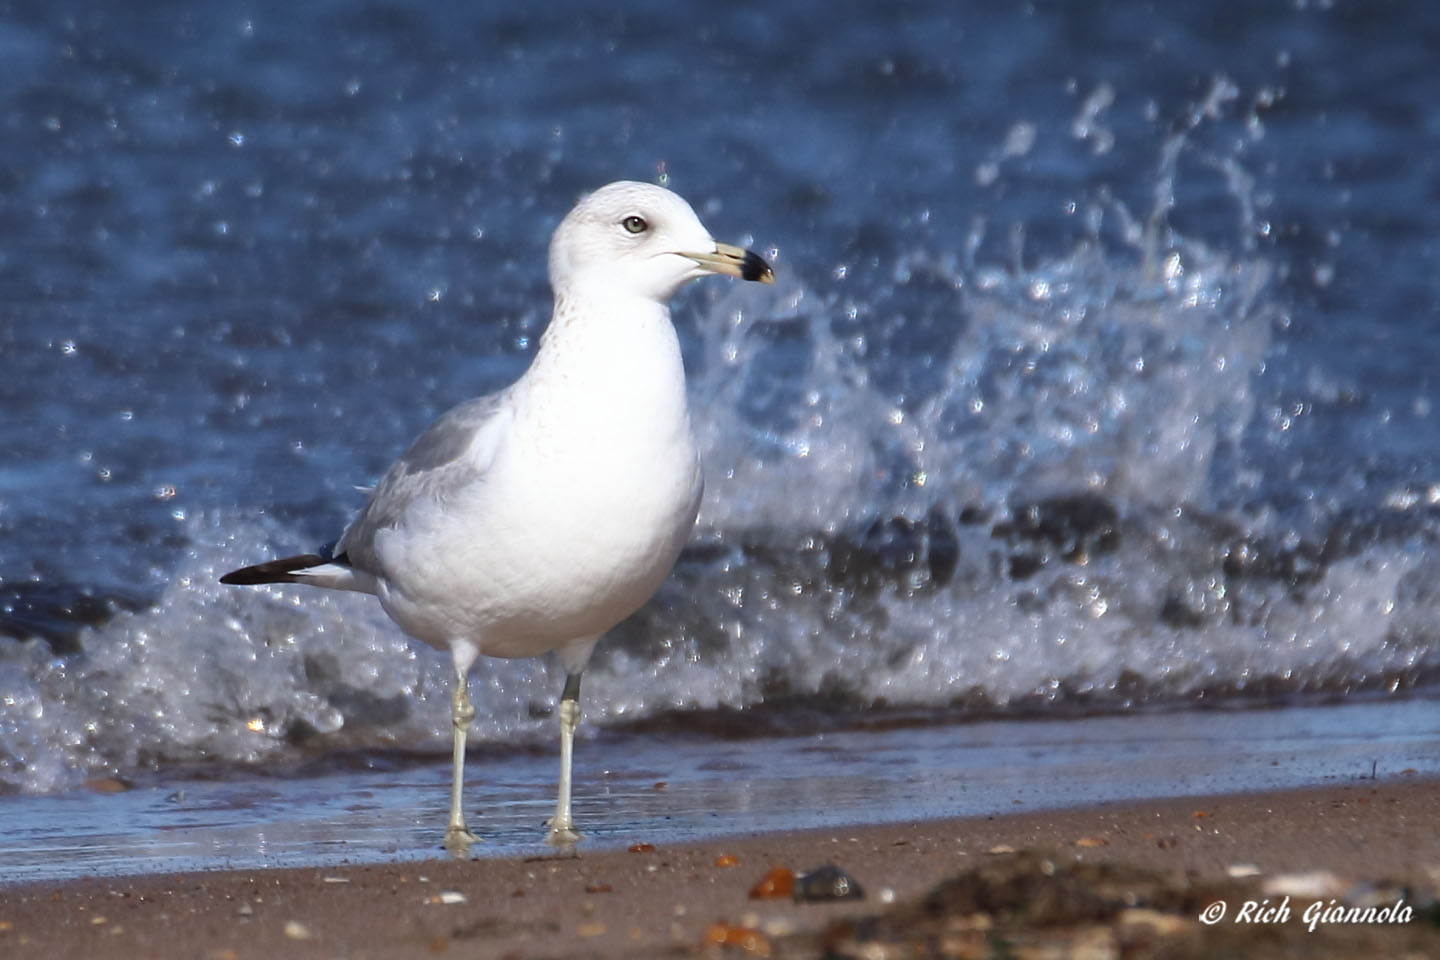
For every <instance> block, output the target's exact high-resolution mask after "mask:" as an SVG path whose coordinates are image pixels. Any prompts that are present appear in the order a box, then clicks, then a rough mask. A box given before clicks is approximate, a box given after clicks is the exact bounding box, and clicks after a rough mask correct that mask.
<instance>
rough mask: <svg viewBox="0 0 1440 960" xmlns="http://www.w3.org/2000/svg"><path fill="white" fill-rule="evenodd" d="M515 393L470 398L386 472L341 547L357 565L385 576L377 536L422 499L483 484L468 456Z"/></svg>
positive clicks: (339, 550)
mask: <svg viewBox="0 0 1440 960" xmlns="http://www.w3.org/2000/svg"><path fill="white" fill-rule="evenodd" d="M508 393H509V391H508V390H502V391H500V392H498V393H492V394H489V395H487V396H484V397H477V398H475V399H474V400H467V401H466V402H464V403H462V404H460V405H459V406H457V407H454V408H452V409H451V410H449V411H447V412H446V413H445V414H443V415H442V416H441V417H440V419H438V420H436V421H435V422H434V423H432V424H431V425H430V426H429V427H428V428H427V429H426V430H425V432H424V433H422V434H420V436H418V437H416V438H415V440H414V442H412V443H411V444H410V446H409V448H408V449H406V451H405V452H404V454H402V455H401V457H400V459H399V460H396V461H395V463H393V464H392V465H391V466H390V469H389V470H387V471H385V476H383V477H381V478H380V482H379V483H377V484H376V485H375V490H374V492H373V493H371V495H370V499H369V501H368V502H366V504H365V506H364V507H363V508H362V509H361V510H360V513H359V514H358V515H357V516H356V517H355V519H354V520H352V521H351V522H350V526H349V527H347V528H346V530H345V533H344V535H343V536H341V537H340V541H339V543H337V544H336V545H335V551H336V553H337V555H338V554H344V555H345V556H346V557H347V558H348V559H349V562H350V564H351V565H352V566H354V567H357V568H359V569H361V570H364V571H366V572H367V573H372V574H375V575H377V576H379V575H382V571H381V570H380V562H379V559H378V558H377V557H376V555H375V535H376V534H377V533H378V532H379V531H381V530H384V529H391V528H394V527H396V526H398V525H399V523H400V521H401V519H402V518H403V517H404V515H405V513H406V511H408V510H409V509H410V508H411V507H412V506H413V505H415V504H416V503H417V501H422V500H424V501H427V502H436V501H442V500H445V499H448V498H449V497H451V496H452V495H453V494H454V493H455V492H456V491H458V490H460V489H462V488H463V487H465V486H468V485H470V484H472V483H477V482H479V481H480V480H482V479H483V477H484V471H483V470H480V469H477V465H476V464H475V463H474V462H473V460H472V459H470V458H469V457H467V456H466V454H467V453H468V452H469V450H470V448H471V447H472V446H473V445H474V443H475V439H476V437H477V436H478V435H479V434H480V432H481V431H482V430H484V429H485V428H486V427H487V426H494V425H495V418H496V415H497V414H499V413H501V412H502V411H503V410H504V409H505V400H506V398H507V395H508Z"/></svg>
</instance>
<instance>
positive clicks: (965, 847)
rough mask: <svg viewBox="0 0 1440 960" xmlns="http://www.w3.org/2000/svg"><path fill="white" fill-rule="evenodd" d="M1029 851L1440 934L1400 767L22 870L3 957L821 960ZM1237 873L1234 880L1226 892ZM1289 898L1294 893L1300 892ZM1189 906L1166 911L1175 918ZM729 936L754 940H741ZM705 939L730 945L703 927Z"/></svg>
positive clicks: (1435, 786) (1425, 835)
mask: <svg viewBox="0 0 1440 960" xmlns="http://www.w3.org/2000/svg"><path fill="white" fill-rule="evenodd" d="M1029 851H1040V852H1041V853H1039V854H1036V855H1032V854H1029V853H1027V852H1029ZM1037 855H1038V856H1041V857H1044V858H1048V859H1046V860H1044V862H1045V863H1046V864H1052V865H1053V864H1054V863H1062V864H1065V863H1073V864H1075V865H1078V866H1079V867H1080V868H1083V869H1093V868H1098V867H1101V866H1105V865H1114V866H1115V867H1116V868H1123V869H1124V870H1136V871H1150V872H1153V873H1154V875H1155V876H1156V877H1165V878H1169V879H1167V880H1165V881H1164V882H1165V883H1172V882H1173V883H1174V884H1178V885H1179V886H1178V887H1176V889H1177V890H1179V889H1182V888H1183V889H1185V890H1193V889H1194V885H1195V884H1197V883H1198V884H1202V885H1204V884H1211V885H1221V886H1219V887H1215V889H1228V890H1230V892H1229V893H1228V894H1223V895H1221V896H1222V898H1223V897H1225V896H1233V897H1234V898H1237V902H1236V903H1235V909H1237V910H1238V909H1239V908H1240V902H1239V901H1240V900H1241V899H1244V897H1242V893H1244V891H1245V890H1249V889H1252V888H1253V889H1260V887H1259V885H1260V884H1262V883H1265V882H1269V881H1268V880H1267V878H1274V877H1276V876H1277V875H1292V876H1294V875H1301V874H1304V875H1309V876H1310V880H1311V881H1312V882H1314V883H1316V884H1318V886H1315V887H1314V889H1313V892H1314V893H1315V895H1316V896H1318V897H1319V899H1321V900H1324V899H1326V898H1329V897H1332V896H1334V897H1342V895H1343V893H1344V891H1346V890H1350V891H1353V890H1355V889H1360V888H1364V889H1369V890H1371V891H1374V892H1375V893H1376V895H1377V896H1379V895H1380V894H1382V893H1384V894H1388V893H1390V892H1391V891H1400V892H1401V893H1402V894H1404V895H1406V896H1408V897H1409V898H1410V900H1409V903H1410V905H1411V906H1412V908H1415V909H1418V910H1419V918H1418V919H1411V920H1410V921H1409V922H1405V923H1390V924H1388V925H1386V924H1355V923H1351V924H1348V925H1333V926H1322V927H1320V928H1319V929H1318V930H1317V932H1315V933H1313V934H1311V933H1308V932H1307V931H1306V929H1305V927H1306V922H1305V920H1304V919H1303V918H1302V917H1301V911H1300V910H1299V909H1294V910H1293V912H1294V914H1295V916H1293V917H1290V918H1288V920H1287V921H1286V922H1283V923H1275V922H1272V923H1269V924H1264V923H1261V924H1256V925H1254V926H1253V927H1249V928H1242V927H1240V926H1238V925H1234V924H1233V923H1231V924H1225V925H1223V926H1224V927H1225V929H1224V930H1223V931H1222V932H1223V933H1224V934H1225V935H1227V936H1232V937H1236V936H1238V937H1248V936H1254V937H1258V938H1260V940H1259V941H1257V943H1258V942H1260V941H1263V940H1265V939H1266V938H1267V937H1268V938H1269V939H1274V937H1275V936H1277V935H1279V934H1281V933H1283V934H1286V935H1291V934H1293V935H1305V936H1311V937H1312V938H1313V939H1312V941H1310V944H1311V947H1312V948H1322V947H1323V946H1324V942H1325V940H1326V939H1329V940H1331V941H1332V942H1334V943H1335V944H1340V943H1341V941H1342V940H1343V941H1344V949H1346V950H1353V949H1363V946H1362V947H1356V946H1355V945H1354V943H1352V942H1351V940H1349V939H1345V938H1353V937H1355V936H1364V937H1370V938H1378V939H1377V940H1375V943H1378V944H1381V945H1384V947H1385V949H1386V950H1388V949H1390V947H1391V946H1394V945H1401V946H1405V947H1406V949H1411V948H1412V946H1411V941H1410V940H1407V939H1403V938H1414V937H1421V938H1423V937H1426V936H1430V937H1435V938H1436V939H1435V940H1434V941H1431V940H1425V941H1424V943H1425V944H1426V945H1428V946H1427V948H1428V949H1440V930H1437V928H1436V926H1435V924H1434V921H1433V919H1431V918H1432V914H1431V913H1427V912H1425V911H1426V910H1427V909H1428V910H1433V906H1432V907H1428V908H1427V907H1426V906H1425V903H1426V902H1430V903H1432V904H1433V897H1434V893H1435V889H1436V886H1437V884H1440V779H1413V778H1408V777H1401V778H1395V779H1391V780H1381V781H1368V780H1358V781H1352V782H1346V783H1338V784H1333V785H1327V786H1322V787H1317V788H1303V789H1295V790H1284V791H1268V792H1257V793H1249V794H1234V795H1225V794H1215V795H1206V796H1193V797H1183V798H1172V799H1160V800H1153V801H1128V800H1127V801H1123V802H1115V803H1101V804H1097V805H1091V806H1088V807H1079V808H1069V809H1062V810H1053V811H1043V812H1028V811H1023V810H1015V811H1013V812H1007V813H1003V814H996V815H993V816H984V817H971V818H964V819H952V820H937V821H926V822H916V823H895V824H880V825H866V826H856V827H850V828H839V829H831V828H825V829H806V830H795V831H787V832H781V833H770V834H764V833H757V834H749V835H744V836H732V837H728V838H722V839H709V840H705V841H702V842H698V843H694V844H677V845H669V844H663V845H662V844H656V845H655V846H654V847H653V848H652V849H648V850H645V849H640V850H635V851H632V850H629V849H619V850H615V849H601V850H595V851H585V850H584V849H583V846H582V848H581V852H580V855H579V856H578V857H569V858H531V859H520V858H508V859H505V858H498V859H488V858H479V859H475V860H470V861H450V860H445V859H436V860H422V861H415V860H409V861H404V862H395V863H383V864H366V865H356V866H341V867H323V868H315V867H305V868H278V869H269V868H264V869H242V870H224V869H222V870H214V871H207V872H201V873H173V874H148V875H140V876H130V877H106V878H83V879H75V880H68V881H63V882H33V883H22V884H17V885H14V886H6V887H0V953H3V954H4V955H6V956H17V957H22V956H37V957H38V956H86V955H105V956H110V957H117V958H125V957H169V956H179V955H186V956H195V957H205V958H214V960H244V958H248V957H257V958H259V957H273V956H275V955H283V956H286V957H340V956H343V957H351V958H367V957H374V958H389V957H411V956H457V957H458V956H464V957H469V956H484V957H490V956H495V957H513V958H541V957H568V956H586V957H605V958H609V957H617V958H618V957H646V956H656V957H658V956H692V955H696V956H704V955H723V956H732V955H733V956H737V957H746V956H765V955H773V956H818V955H819V954H820V952H821V950H820V947H819V944H820V942H821V939H823V938H829V939H828V940H826V942H827V943H829V947H827V949H830V950H831V955H835V956H844V955H849V954H846V953H845V952H844V948H843V946H841V947H837V946H835V944H836V942H837V941H835V939H834V938H835V937H836V936H839V934H837V933H836V930H852V931H853V930H861V931H864V930H871V931H872V932H874V935H875V936H880V935H881V934H880V933H879V932H875V931H883V930H884V929H885V923H884V922H879V921H874V922H872V921H870V920H866V921H864V923H860V925H859V926H856V922H858V921H857V920H856V918H873V917H877V916H878V917H881V918H882V919H883V918H884V917H886V916H887V915H889V916H891V917H892V921H891V922H901V921H900V920H894V919H893V918H909V919H904V920H903V922H904V923H922V920H921V919H917V918H919V917H920V916H921V915H920V914H918V913H914V910H915V909H916V908H915V903H916V902H917V898H920V897H923V896H924V895H925V894H926V893H927V891H931V890H933V889H934V888H935V887H936V885H937V884H940V883H941V882H942V881H944V880H945V879H946V878H950V877H954V876H956V875H961V874H966V873H967V872H970V873H974V872H975V871H977V870H980V871H990V870H994V869H1001V868H1003V869H1011V868H1014V869H1016V870H1021V871H1023V870H1025V869H1028V867H1027V866H1026V865H1027V864H1028V863H1031V862H1032V861H1033V858H1034V856H1037ZM1027 856H1029V857H1031V860H1029V861H1027V860H1026V859H1025V858H1026V857H1027ZM827 863H833V864H836V865H838V866H839V867H841V868H842V869H843V870H844V871H845V872H846V873H847V874H848V875H849V876H850V877H852V878H853V880H854V881H855V882H857V883H858V884H859V885H860V886H861V887H862V888H863V889H864V891H865V894H866V896H865V899H863V900H841V901H837V902H832V903H804V904H800V903H794V902H792V901H791V900H788V899H785V900H751V899H749V898H748V896H747V894H748V892H749V891H750V889H751V887H752V886H753V885H755V883H756V882H757V881H759V880H760V879H761V878H762V877H763V876H764V875H765V874H766V873H767V871H769V870H771V869H772V868H774V867H777V866H779V867H786V868H789V869H791V870H794V871H797V872H800V871H808V870H812V869H814V868H816V867H820V866H822V865H824V864H827ZM1107 869H1108V867H1107ZM1063 872H1064V871H1062V873H1063ZM1241 875H1244V877H1243V879H1239V878H1240V877H1241ZM1047 876H1048V874H1047ZM1326 877H1329V878H1330V879H1328V880H1326V879H1324V878H1326ZM1056 882H1057V883H1058V882H1059V880H1058V878H1057V879H1056ZM1087 882H1090V881H1087ZM1127 882H1128V881H1127ZM1134 882H1140V881H1138V880H1136V881H1134ZM1145 882H1150V881H1145ZM1157 882H1158V881H1157ZM1237 883H1238V884H1242V885H1243V884H1249V885H1250V886H1248V887H1245V886H1232V887H1229V888H1226V887H1224V886H1223V885H1225V884H1231V885H1234V884H1237ZM1357 885H1358V887H1357ZM1342 888H1343V889H1342ZM1305 889H1309V888H1301V890H1302V892H1303V891H1304V890H1305ZM1187 895H1188V894H1187ZM1157 896H1158V895H1157ZM1246 896H1248V894H1247V895H1246ZM1277 897H1278V894H1277ZM1426 898H1429V900H1428V901H1427V899H1426ZM1172 899H1173V898H1172ZM1293 899H1294V900H1295V902H1296V905H1297V906H1298V905H1299V900H1300V899H1302V898H1300V897H1296V898H1293ZM1311 899H1314V897H1312V898H1311ZM1391 899H1392V900H1393V899H1394V898H1393V897H1392V898H1391ZM892 901H893V903H892ZM1307 903H1308V901H1307ZM967 909H968V908H967ZM1188 909H1190V908H1189V907H1186V908H1184V909H1182V910H1181V913H1180V914H1179V915H1178V916H1180V917H1181V919H1183V918H1184V917H1185V916H1186V914H1185V912H1184V910H1188ZM907 910H908V911H911V912H910V913H907V912H906V911H907ZM1132 912H1133V911H1132ZM952 920H953V918H952ZM852 921H856V922H852ZM1188 922H1189V924H1190V926H1188V927H1186V926H1185V925H1184V924H1183V923H1181V922H1180V920H1174V921H1173V923H1174V924H1177V925H1178V926H1176V930H1177V931H1180V932H1183V933H1185V935H1186V936H1190V935H1191V934H1194V935H1196V936H1199V935H1201V934H1203V935H1206V936H1209V935H1211V933H1212V932H1213V931H1219V930H1220V928H1219V927H1216V928H1208V929H1207V928H1202V927H1201V926H1200V925H1198V924H1195V923H1194V922H1193V917H1191V918H1190V921H1188ZM866 924H869V926H866ZM952 926H953V922H952ZM1072 927H1073V924H1072V925H1070V926H1067V927H1065V929H1066V930H1067V931H1068V930H1071V929H1072ZM1182 927H1183V928H1184V929H1183V930H1182V929H1181V928H1182ZM1191 928H1193V929H1191ZM745 930H750V931H752V934H751V935H750V936H749V939H748V940H746V936H745V934H744V931H745ZM725 931H732V933H730V934H726V933H725ZM867 935H868V934H867ZM1066 935H1067V936H1069V935H1070V934H1069V933H1067V934H1066ZM1176 935H1177V936H1178V935H1180V934H1179V933H1177V934H1176ZM724 936H731V937H732V939H731V940H726V941H724V942H721V939H717V938H722V939H723V937H724ZM976 936H979V934H976ZM707 938H710V940H709V941H707ZM1397 938H1401V939H1397ZM981 939H982V940H983V936H982V937H981ZM1242 942H1248V941H1242ZM1367 942H1368V941H1367ZM707 943H708V945H707ZM762 947H763V949H762ZM876 949H878V948H876ZM837 951H839V952H837ZM872 952H873V951H872ZM855 955H857V956H858V955H860V954H859V953H857V954H855ZM874 955H876V956H882V955H883V956H909V955H910V954H906V953H874ZM917 955H918V954H917ZM936 955H939V956H949V955H951V954H948V953H941V954H936ZM954 955H955V956H961V955H963V954H961V953H956V954H954ZM1060 955H1065V954H1064V953H1062V954H1060ZM1128 955H1130V954H1129V953H1127V956H1128ZM1141 955H1148V954H1141ZM1202 955H1203V954H1202ZM1317 955H1318V954H1317Z"/></svg>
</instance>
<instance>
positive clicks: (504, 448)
mask: <svg viewBox="0 0 1440 960" xmlns="http://www.w3.org/2000/svg"><path fill="white" fill-rule="evenodd" d="M712 273H720V274H728V275H730V276H733V277H740V278H743V279H745V280H758V281H761V282H764V283H773V282H774V280H775V277H774V274H773V273H772V272H771V269H770V266H769V264H767V263H766V262H765V260H764V259H762V258H761V257H760V256H758V255H756V254H754V253H752V252H750V251H748V250H744V249H741V248H740V247H734V246H730V245H728V244H723V243H716V242H715V240H714V239H713V238H712V237H711V236H710V234H709V232H708V231H707V230H706V229H705V227H704V226H703V225H702V224H701V223H700V220H699V218H698V217H696V215H695V212H694V211H693V210H692V209H691V208H690V205H689V204H688V203H686V202H685V201H684V200H682V199H681V198H680V197H678V196H676V195H675V194H673V193H671V192H670V191H668V190H665V189H663V188H661V187H656V186H652V185H649V184H644V183H630V182H621V183H612V184H610V185H608V186H605V187H601V188H600V189H599V190H596V191H595V192H594V193H592V194H590V195H589V196H588V197H586V198H585V199H584V200H582V201H581V202H580V203H579V204H578V205H577V206H576V207H575V209H573V210H571V211H570V213H569V215H567V216H566V217H565V219H564V220H563V221H562V222H561V223H560V226H559V227H558V228H556V230H555V235H554V237H553V238H552V239H551V241H550V285H551V288H552V289H553V291H554V296H555V308H554V314H553V316H552V318H551V320H550V325H549V327H548V328H547V329H546V331H545V334H544V336H543V337H542V338H541V340H540V346H539V348H538V350H537V351H536V353H535V359H534V360H533V362H532V363H531V364H530V368H529V369H528V370H526V371H525V373H524V375H522V376H521V377H520V379H519V380H517V381H516V382H515V383H513V384H511V385H510V386H509V387H507V388H506V389H504V390H501V391H499V392H498V393H493V394H491V395H489V396H485V397H480V398H477V399H475V400H470V401H468V402H466V403H462V404H460V405H459V406H458V407H455V408H454V409H453V410H451V411H449V412H448V413H446V414H445V415H444V416H442V417H440V419H439V420H437V421H436V422H435V423H434V424H433V425H432V426H431V427H430V428H429V429H428V430H426V431H425V432H424V433H422V434H420V436H419V437H418V438H417V439H416V440H415V442H414V443H412V444H411V445H410V447H409V449H408V450H406V451H405V453H404V455H402V456H401V457H400V459H399V460H398V461H396V462H395V463H394V465H392V466H391V467H390V469H389V470H388V471H387V472H386V473H385V476H384V477H383V478H382V479H381V480H380V482H379V484H377V485H376V487H375V489H374V491H373V492H372V493H371V495H370V500H369V502H368V503H366V504H365V507H364V508H363V509H362V510H361V511H360V513H359V515H358V516H357V517H356V518H355V519H354V520H353V521H352V522H351V524H350V526H349V527H348V528H347V529H346V530H345V533H344V535H342V536H341V537H340V540H339V541H338V542H337V543H336V544H335V546H334V547H333V548H332V549H331V550H330V553H329V556H321V555H319V554H306V555H303V556H296V557H287V558H285V559H282V560H272V561H270V562H269V563H262V564H258V565H256V566H252V567H245V568H244V569H241V570H236V571H233V572H231V573H228V574H226V575H225V576H223V577H221V578H220V582H221V583H230V584H259V583H304V584H310V585H311V586H317V587H327V588H329V589H332V590H355V591H359V592H362V593H369V594H374V595H375V596H376V597H378V598H379V600H380V604H381V606H382V607H384V609H385V612H386V613H387V614H389V615H390V618H391V619H393V620H394V621H395V622H396V623H397V624H398V625H399V626H400V628H401V629H402V630H404V631H405V633H407V634H408V635H409V636H411V637H414V638H415V639H417V640H420V641H423V642H424V643H427V644H429V645H430V646H432V647H436V648H439V649H441V650H449V651H450V654H451V656H452V658H453V659H454V664H455V688H454V691H453V692H452V694H451V698H450V713H451V720H452V723H453V726H454V757H453V760H454V777H453V781H452V783H451V790H450V822H449V825H448V826H447V828H446V830H445V847H446V849H447V850H449V851H450V852H451V853H452V854H455V855H457V856H461V855H464V854H465V853H466V852H467V851H468V849H469V845H470V843H471V842H472V841H474V840H475V839H476V838H475V836H474V835H473V834H471V832H470V831H469V829H468V828H467V827H466V826H465V815H464V812H463V811H462V809H461V790H462V786H463V783H464V764H465V733H466V730H467V728H468V726H469V723H470V720H471V719H472V718H473V717H474V716H475V708H474V707H473V706H472V705H471V703H470V696H469V693H468V691H467V689H466V687H467V682H468V677H469V672H470V668H471V666H472V665H474V663H475V660H476V658H477V657H478V656H479V655H480V654H484V655H486V656H490V657H533V656H537V655H539V654H542V653H545V652H547V651H550V650H555V651H558V653H559V656H560V660H561V663H562V664H563V665H564V668H565V674H566V679H565V689H564V691H563V692H562V693H561V695H560V708H559V715H560V784H559V789H558V793H557V797H556V803H555V816H554V818H553V819H552V820H551V821H550V832H549V835H548V836H547V838H546V841H547V842H548V843H550V844H551V845H552V846H557V847H569V846H572V845H573V844H574V843H575V842H576V841H577V840H579V839H580V834H579V833H577V832H576V830H575V826H574V822H573V820H572V818H571V815H570V768H571V754H572V750H573V746H574V737H575V727H576V725H577V724H578V723H579V721H580V677H581V674H582V673H583V672H584V670H585V665H586V664H587V663H588V662H589V660H590V654H591V651H593V650H594V648H595V642H596V641H597V640H598V639H599V638H600V636H601V635H602V634H603V633H604V632H605V631H607V630H609V629H610V628H611V627H613V626H614V625H615V624H617V623H619V622H620V621H621V620H623V619H624V618H625V617H627V616H629V615H630V614H631V613H633V612H635V611H636V610H637V609H639V607H640V606H641V604H643V603H644V602H645V601H646V600H648V599H649V598H650V596H651V595H652V594H654V592H655V590H656V589H657V588H658V587H659V586H660V583H661V581H663V580H664V579H665V577H666V576H667V575H668V574H669V573H670V569H671V567H672V566H673V565H674V563H675V559H676V558H677V557H678V556H679V554H680V548H681V546H682V545H683V544H684V542H685V540H686V538H687V537H688V536H689V532H690V529H691V527H692V526H693V525H694V522H695V515H696V512H697V511H698V509H699V505H700V492H701V477H700V462H699V456H698V452H697V450H696V446H695V440H694V438H693V436H692V434H691V429H690V415H689V411H688V409H687V407H686V400H685V370H684V366H683V365H682V363H681V359H680V344H679V341H678V340H677V338H676V335H675V328H674V327H673V326H672V325H671V323H670V310H669V307H668V306H667V303H668V301H669V300H670V298H671V297H672V296H673V295H674V294H675V293H676V291H678V290H679V289H680V287H681V286H683V285H684V284H685V283H687V282H689V281H691V280H694V279H696V278H698V277H702V276H705V275H707V274H712Z"/></svg>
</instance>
